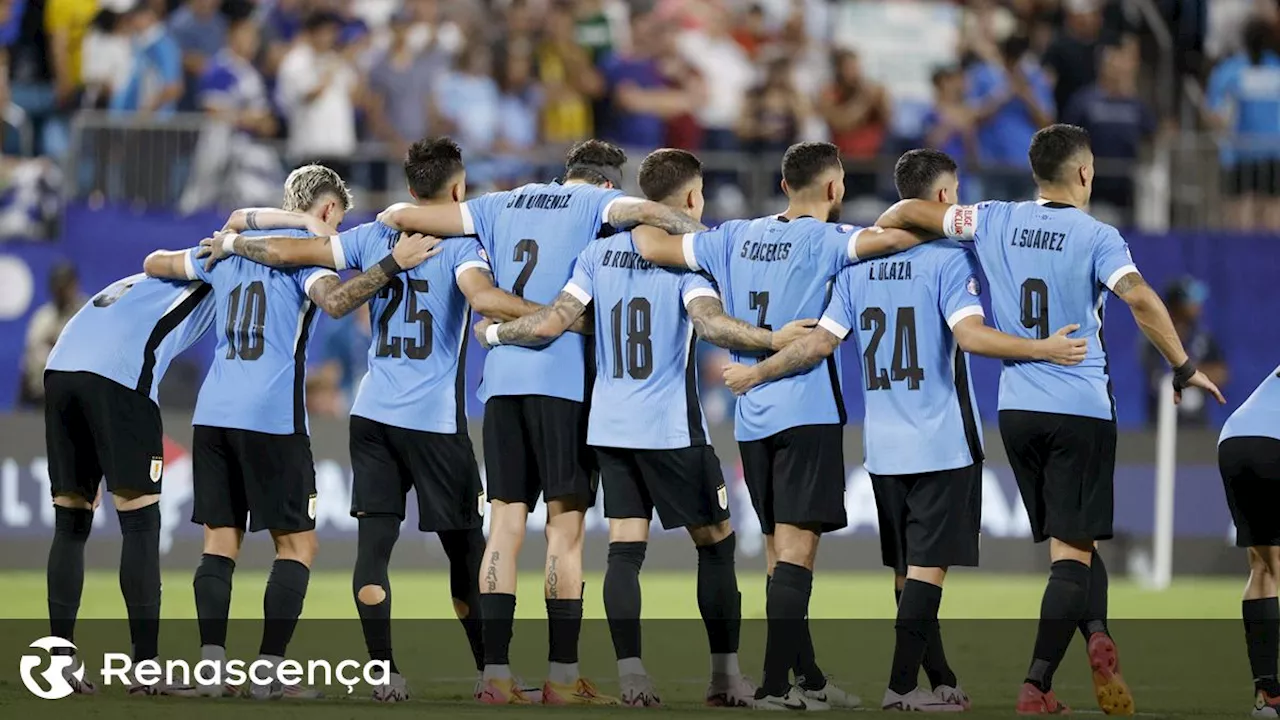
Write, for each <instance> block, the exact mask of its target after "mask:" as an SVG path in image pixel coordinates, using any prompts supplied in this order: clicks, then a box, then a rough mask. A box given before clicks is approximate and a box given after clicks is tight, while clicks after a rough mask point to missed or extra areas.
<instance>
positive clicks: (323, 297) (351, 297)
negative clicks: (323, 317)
mask: <svg viewBox="0 0 1280 720" xmlns="http://www.w3.org/2000/svg"><path fill="white" fill-rule="evenodd" d="M433 240H435V241H436V242H435V243H433V242H431V241H433ZM438 242H439V239H438V238H433V237H431V236H430V235H401V236H400V240H399V241H398V242H397V243H396V246H395V248H393V249H392V250H391V254H390V255H388V256H387V257H385V258H383V260H382V262H380V263H378V264H377V265H374V266H373V267H371V268H369V269H368V270H366V271H364V272H362V273H360V274H359V275H356V276H355V277H353V278H351V279H350V280H348V281H346V282H341V281H340V280H339V279H338V276H337V275H334V274H332V273H328V274H326V275H324V276H323V277H320V278H318V279H314V278H315V276H312V277H313V279H312V280H310V281H309V283H310V285H309V286H308V287H307V296H308V297H310V298H311V300H312V301H313V302H314V303H315V304H316V305H319V306H320V309H321V310H324V311H325V313H326V314H327V315H328V316H329V317H333V318H340V317H343V316H344V315H347V314H348V313H350V312H351V311H352V310H355V309H356V308H358V307H360V306H361V305H363V304H365V303H366V302H368V301H369V298H371V297H373V296H374V295H376V294H377V293H378V291H379V290H381V289H382V286H383V285H386V284H387V282H388V281H389V280H391V278H392V277H394V276H395V275H396V274H397V273H399V272H400V271H401V270H407V269H409V268H413V267H417V266H418V265H419V264H420V263H421V262H422V261H423V260H424V259H425V258H426V257H427V255H429V254H430V253H431V251H432V249H434V248H435V245H436V244H438Z"/></svg>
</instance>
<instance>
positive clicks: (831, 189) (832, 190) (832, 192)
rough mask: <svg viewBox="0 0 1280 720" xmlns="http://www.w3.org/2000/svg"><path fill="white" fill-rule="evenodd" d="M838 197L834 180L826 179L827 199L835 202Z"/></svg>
mask: <svg viewBox="0 0 1280 720" xmlns="http://www.w3.org/2000/svg"><path fill="white" fill-rule="evenodd" d="M838 197H840V195H839V194H838V193H837V192H836V181H835V180H828V181H827V200H829V201H830V202H835V201H836V198H838Z"/></svg>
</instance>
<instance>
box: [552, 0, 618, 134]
mask: <svg viewBox="0 0 1280 720" xmlns="http://www.w3.org/2000/svg"><path fill="white" fill-rule="evenodd" d="M536 59H537V62H536V65H537V67H538V80H539V82H540V83H541V84H542V91H543V92H544V93H545V99H544V102H543V105H542V135H543V140H545V141H546V142H548V143H572V142H576V141H578V140H582V139H585V138H588V137H590V136H591V135H592V134H593V131H594V123H593V115H594V113H593V109H592V101H593V100H596V99H599V98H601V97H603V95H604V78H603V77H602V76H601V73H600V72H598V71H597V70H596V68H595V66H594V65H593V64H592V62H591V57H590V56H589V55H588V54H587V52H586V50H583V49H582V47H581V46H579V45H578V43H577V41H576V40H575V39H574V17H573V13H572V12H571V11H570V10H569V8H568V7H567V6H566V5H564V4H563V3H560V4H556V5H553V6H552V8H551V10H550V12H549V13H548V15H547V22H546V31H545V33H544V39H543V41H542V43H541V44H540V45H539V46H538V50H537V57H536Z"/></svg>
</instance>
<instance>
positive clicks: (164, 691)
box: [127, 683, 200, 697]
mask: <svg viewBox="0 0 1280 720" xmlns="http://www.w3.org/2000/svg"><path fill="white" fill-rule="evenodd" d="M127 692H128V693H129V694H130V695H150V696H152V697H155V696H158V695H164V696H166V697H197V696H199V695H200V691H199V689H197V688H196V687H195V686H194V685H170V684H168V683H155V684H153V685H144V684H143V683H134V684H132V685H130V686H129V689H128V690H127Z"/></svg>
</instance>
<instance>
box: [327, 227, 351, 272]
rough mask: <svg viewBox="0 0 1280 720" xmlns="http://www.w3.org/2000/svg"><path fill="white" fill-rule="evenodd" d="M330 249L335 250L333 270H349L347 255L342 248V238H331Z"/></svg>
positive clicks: (333, 236) (336, 236)
mask: <svg viewBox="0 0 1280 720" xmlns="http://www.w3.org/2000/svg"><path fill="white" fill-rule="evenodd" d="M329 249H331V250H333V269H334V270H346V269H347V253H346V250H344V249H343V247H342V238H341V237H340V236H338V235H330V236H329Z"/></svg>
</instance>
